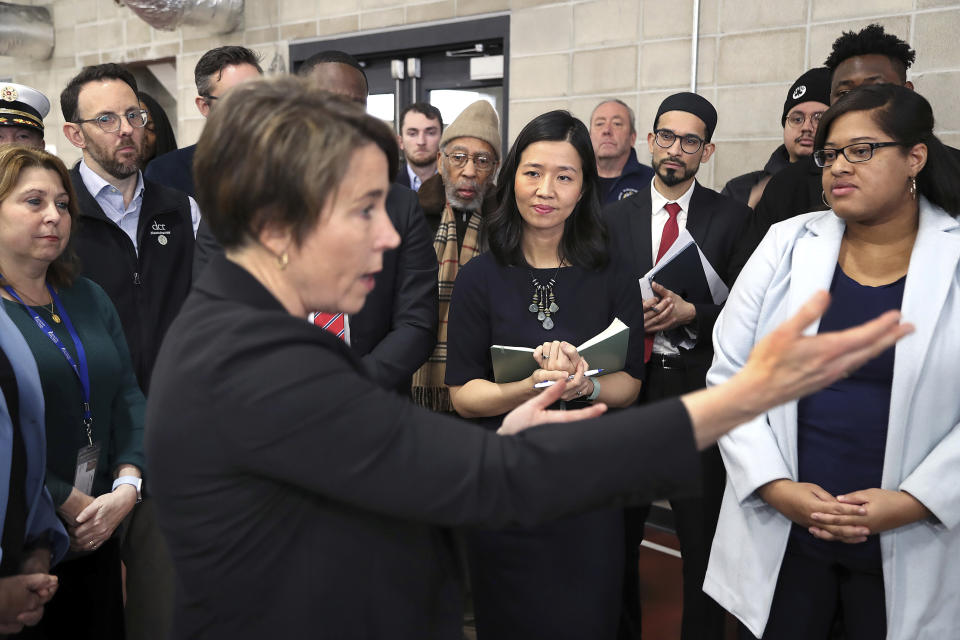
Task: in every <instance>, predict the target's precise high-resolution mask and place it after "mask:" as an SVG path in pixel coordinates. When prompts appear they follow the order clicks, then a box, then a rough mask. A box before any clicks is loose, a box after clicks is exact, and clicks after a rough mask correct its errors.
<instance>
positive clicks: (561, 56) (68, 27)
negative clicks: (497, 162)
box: [0, 0, 960, 188]
mask: <svg viewBox="0 0 960 640" xmlns="http://www.w3.org/2000/svg"><path fill="white" fill-rule="evenodd" d="M15 1H16V2H18V3H20V4H37V5H44V6H49V7H51V9H52V13H53V17H54V26H55V30H56V48H55V51H54V55H53V58H52V59H51V60H47V61H43V62H30V61H24V60H22V59H15V58H5V57H0V77H12V78H13V79H14V80H15V81H17V82H22V83H24V84H28V85H31V86H35V87H37V88H38V89H40V90H42V91H44V92H46V93H47V95H49V96H50V98H51V100H52V101H53V102H54V105H55V106H54V109H53V111H52V113H51V115H50V116H49V117H48V118H47V121H46V125H47V130H48V134H47V141H48V142H50V143H52V144H55V145H56V146H57V150H58V153H59V154H60V155H61V157H63V158H64V160H65V161H67V162H69V163H72V162H74V161H75V160H76V159H77V158H79V154H78V153H77V150H76V149H74V148H73V147H72V146H71V145H70V144H69V142H67V141H66V139H65V138H64V137H63V134H62V132H61V126H62V118H61V115H60V110H59V106H58V105H57V98H58V96H59V93H60V90H61V89H62V88H63V86H64V85H65V84H66V82H67V80H68V79H69V78H70V77H72V76H73V75H74V74H75V73H76V72H77V71H79V69H80V68H81V67H83V66H84V65H87V64H94V63H99V62H132V61H139V60H152V59H157V58H163V57H168V56H173V57H175V58H176V62H177V93H178V96H177V97H178V109H177V113H176V114H170V115H171V116H172V117H175V118H176V119H177V121H178V129H179V131H178V133H179V137H178V140H179V142H180V143H181V144H183V145H186V144H191V143H192V142H194V141H195V140H196V138H197V137H198V136H199V133H200V130H201V129H202V128H203V120H202V119H201V118H200V116H199V114H198V113H197V111H196V108H195V107H194V104H193V98H194V95H195V93H196V89H195V87H194V84H193V67H194V65H195V64H196V61H197V59H198V58H199V56H200V55H201V54H202V53H203V52H204V51H206V50H207V49H209V48H211V47H214V46H218V45H221V44H244V45H246V46H249V47H251V48H253V49H255V50H257V51H258V52H259V53H260V54H261V55H262V56H263V63H264V68H265V69H269V68H270V67H271V66H273V67H274V68H276V67H278V66H282V68H284V69H286V68H288V66H289V62H288V60H287V45H288V44H289V42H290V41H293V40H297V39H303V38H316V37H323V36H333V35H345V34H354V33H359V32H363V31H367V30H373V29H394V28H403V27H405V26H414V25H422V24H424V23H429V22H437V21H444V20H469V19H471V18H473V17H476V16H482V15H485V14H492V13H504V12H506V13H509V14H510V16H511V38H510V40H511V41H510V45H511V57H510V60H509V68H510V105H509V109H510V131H509V132H507V134H508V136H509V138H510V139H513V137H515V136H516V134H517V132H518V131H519V130H520V128H521V127H522V126H523V125H524V124H525V123H526V122H527V121H529V119H530V118H532V117H533V116H535V115H537V114H539V113H542V112H544V111H546V110H549V109H556V108H566V109H570V110H571V111H572V112H573V113H575V114H576V115H578V116H580V117H581V118H584V119H586V118H587V117H589V114H590V110H591V109H592V107H593V106H594V104H596V102H597V101H599V100H600V99H602V98H606V97H609V96H614V97H618V98H621V99H622V100H624V101H625V102H627V104H630V105H631V106H633V107H634V108H635V109H636V111H637V119H638V130H639V134H640V135H639V139H638V149H639V153H640V157H641V159H648V158H649V154H648V152H647V150H646V141H645V139H644V138H645V134H646V133H647V132H648V131H649V130H650V128H651V125H652V118H653V115H654V113H655V112H656V107H657V105H658V104H659V102H660V101H661V100H662V99H663V98H664V97H666V96H667V95H669V94H671V93H673V92H676V91H682V90H686V89H688V88H689V86H690V75H691V69H690V67H691V49H692V47H691V42H692V26H693V5H694V2H693V0H439V1H432V2H415V1H411V0H246V9H245V16H244V25H243V28H242V29H241V30H240V31H237V32H235V33H232V34H229V35H227V36H211V35H209V33H207V32H205V31H204V30H203V29H199V28H193V27H190V28H183V29H180V30H177V31H172V32H166V31H158V30H156V29H153V28H151V27H149V26H147V25H146V23H144V22H143V21H141V20H140V19H139V18H138V17H136V16H135V15H134V14H133V13H132V12H131V11H130V10H129V9H127V8H126V7H123V6H120V5H118V4H116V2H114V0H54V2H53V3H52V4H51V3H50V2H49V1H46V2H44V1H40V0H15ZM870 22H879V23H880V24H883V25H884V26H885V27H886V28H887V29H888V30H889V31H891V32H893V33H895V34H897V35H898V36H900V37H902V38H904V39H906V40H907V41H908V42H910V43H911V45H912V46H913V47H914V48H915V49H916V50H917V52H918V55H917V62H916V64H915V65H914V67H913V69H912V70H911V73H910V77H911V79H912V80H913V82H914V84H915V85H916V88H917V90H918V91H920V92H921V93H922V94H923V95H925V96H926V97H927V98H928V99H929V100H930V101H931V103H932V104H933V106H934V112H935V114H936V116H937V120H938V132H939V133H940V134H941V136H942V137H943V138H944V139H945V141H946V142H947V143H948V144H951V145H954V146H960V109H957V108H956V105H957V102H958V99H960V47H957V46H956V43H955V42H954V38H955V37H956V36H955V34H957V33H960V2H958V1H957V0H868V1H867V2H862V3H861V2H838V1H837V0H790V1H788V0H703V1H702V2H701V3H700V28H699V38H698V44H699V53H698V65H697V67H698V68H697V91H698V92H699V93H701V94H703V95H704V96H706V97H707V98H708V99H710V100H711V101H713V102H714V104H715V105H716V106H717V110H718V111H719V113H720V121H719V124H718V126H717V131H716V134H715V137H714V140H715V142H716V143H717V153H716V155H715V156H714V158H713V159H712V160H711V161H710V163H708V164H707V165H706V166H705V167H704V168H703V170H702V172H701V175H700V177H701V180H702V181H703V182H704V184H707V185H709V186H713V187H715V188H720V187H721V186H722V185H723V184H724V183H725V182H726V180H728V179H729V178H730V177H732V176H735V175H738V174H740V173H742V172H744V171H748V170H752V169H756V168H759V167H761V166H762V165H763V164H764V162H765V161H766V158H767V156H768V155H769V154H770V152H771V151H773V149H774V148H775V147H776V146H777V145H778V144H780V140H781V133H782V129H781V127H780V113H781V109H782V105H783V100H784V97H785V96H786V91H787V89H788V88H789V86H790V84H791V82H792V81H793V80H794V79H795V78H796V77H797V76H799V75H800V74H801V73H802V72H803V71H804V70H806V69H808V68H810V67H813V66H818V65H820V64H821V63H822V62H823V60H824V59H825V58H826V56H827V54H828V53H829V51H830V45H831V43H832V42H833V40H834V39H835V38H836V37H837V36H839V35H840V33H841V32H842V31H845V30H851V29H859V28H861V27H863V26H865V25H867V24H869V23H870Z"/></svg>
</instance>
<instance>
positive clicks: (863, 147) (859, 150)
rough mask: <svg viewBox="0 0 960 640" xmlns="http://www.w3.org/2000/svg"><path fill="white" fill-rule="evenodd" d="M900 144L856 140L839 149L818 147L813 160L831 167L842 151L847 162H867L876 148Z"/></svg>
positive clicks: (819, 164)
mask: <svg viewBox="0 0 960 640" xmlns="http://www.w3.org/2000/svg"><path fill="white" fill-rule="evenodd" d="M900 146H903V145H901V144H900V143H899V142H855V143H854V144H848V145H847V146H845V147H840V148H839V149H817V150H816V151H814V152H813V161H814V162H816V163H817V166H818V167H821V168H824V167H829V166H830V165H832V164H833V163H834V162H836V160H837V158H838V157H839V156H840V154H841V153H842V154H843V157H844V158H846V159H847V162H866V161H867V160H869V159H870V158H872V157H873V150H874V149H882V148H883V147H900Z"/></svg>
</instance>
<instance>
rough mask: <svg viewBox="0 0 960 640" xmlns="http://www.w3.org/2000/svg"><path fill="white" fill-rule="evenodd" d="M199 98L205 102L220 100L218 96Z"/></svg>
mask: <svg viewBox="0 0 960 640" xmlns="http://www.w3.org/2000/svg"><path fill="white" fill-rule="evenodd" d="M200 97H201V98H203V99H204V100H206V101H207V102H213V101H214V100H219V99H220V96H200Z"/></svg>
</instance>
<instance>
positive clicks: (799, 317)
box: [682, 291, 913, 449]
mask: <svg viewBox="0 0 960 640" xmlns="http://www.w3.org/2000/svg"><path fill="white" fill-rule="evenodd" d="M828 306H830V294H828V293H827V292H826V291H818V292H817V293H815V294H814V295H813V296H812V297H811V298H810V299H809V300H807V302H806V303H804V305H803V306H802V307H800V310H799V311H797V313H796V314H794V316H793V317H792V318H790V319H789V320H787V321H786V322H784V323H783V324H781V325H780V326H779V327H777V328H776V329H774V330H773V331H771V332H770V333H769V334H767V335H766V336H764V338H763V339H762V340H760V341H759V342H758V343H757V344H756V345H755V346H754V348H753V351H752V352H751V353H750V359H749V360H747V363H746V364H745V365H744V367H743V369H741V370H740V372H739V373H738V374H737V375H735V376H734V377H732V378H730V380H728V381H727V382H725V383H724V384H722V385H719V386H716V387H711V388H709V389H703V390H701V391H695V392H693V393H688V394H686V395H684V396H683V398H682V399H683V403H684V405H685V406H686V407H687V411H688V412H689V414H690V419H691V422H693V428H694V437H695V439H696V442H697V448H699V449H705V448H707V447H709V446H710V445H711V444H713V443H714V442H716V440H717V439H718V438H720V436H722V435H724V434H725V433H726V432H727V431H729V430H730V429H732V428H733V427H735V426H737V425H740V424H743V423H745V422H748V421H749V420H752V419H753V418H755V417H756V416H758V415H760V414H762V413H764V412H766V411H768V410H769V409H772V408H773V407H776V406H778V405H781V404H783V403H784V402H788V401H790V400H794V399H796V398H799V397H801V396H805V395H808V394H810V393H813V392H814V391H817V390H819V389H822V388H823V387H825V386H827V385H829V384H830V383H831V382H833V381H835V380H837V379H838V378H840V377H842V376H844V375H849V374H850V372H851V371H853V370H854V369H856V368H858V367H859V366H860V365H862V364H863V363H864V362H866V361H867V360H869V359H871V358H873V357H876V356H878V355H879V354H880V353H882V352H883V351H885V350H886V349H888V348H890V347H891V346H893V345H894V344H895V343H896V342H897V340H899V339H900V338H902V337H903V336H905V335H907V334H908V333H911V332H912V331H913V325H911V324H901V322H900V312H899V311H888V312H886V313H884V314H883V315H881V316H879V317H877V318H876V319H874V320H871V321H870V322H865V323H864V324H861V325H858V326H856V327H852V328H850V329H846V330H844V331H832V332H828V333H821V334H818V335H813V336H808V335H804V333H803V331H804V329H806V328H807V327H808V326H810V324H811V323H813V322H814V321H816V320H817V318H819V317H820V316H822V315H823V314H824V312H825V311H826V310H827V307H828ZM728 311H732V310H728Z"/></svg>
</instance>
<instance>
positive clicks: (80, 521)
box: [57, 484, 137, 551]
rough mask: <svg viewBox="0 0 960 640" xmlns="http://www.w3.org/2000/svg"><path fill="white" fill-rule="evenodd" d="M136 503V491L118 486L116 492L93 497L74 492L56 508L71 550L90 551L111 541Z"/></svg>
mask: <svg viewBox="0 0 960 640" xmlns="http://www.w3.org/2000/svg"><path fill="white" fill-rule="evenodd" d="M136 503H137V490H136V489H135V488H134V487H132V486H131V485H126V484H124V485H120V486H119V487H117V490H116V491H112V492H110V493H105V494H103V495H101V496H97V497H96V498H94V497H92V496H88V495H87V494H85V493H80V492H79V491H77V490H76V489H74V490H73V491H72V492H71V493H70V497H69V498H67V500H66V502H64V503H63V504H62V505H60V508H59V509H57V511H58V513H59V514H60V516H61V517H62V518H63V519H64V521H65V523H66V525H67V533H69V534H70V548H71V549H72V550H74V551H93V550H94V549H96V548H98V547H99V546H100V545H102V544H103V543H104V542H106V541H107V540H109V539H110V536H112V535H113V532H114V530H115V529H116V528H117V527H118V526H120V523H121V522H123V519H124V518H125V517H127V514H128V513H130V510H131V509H133V507H134V505H136Z"/></svg>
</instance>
